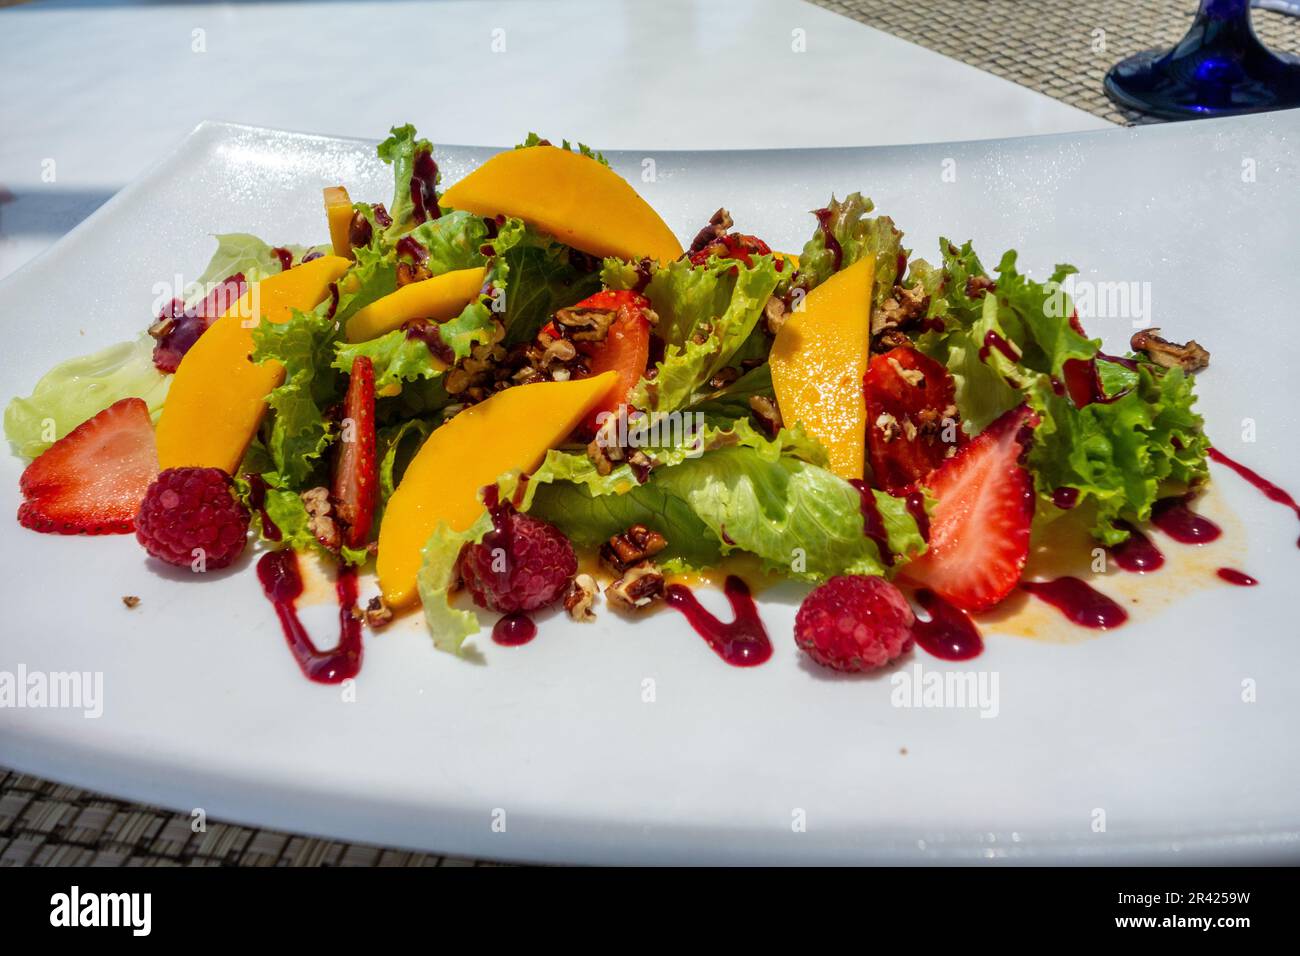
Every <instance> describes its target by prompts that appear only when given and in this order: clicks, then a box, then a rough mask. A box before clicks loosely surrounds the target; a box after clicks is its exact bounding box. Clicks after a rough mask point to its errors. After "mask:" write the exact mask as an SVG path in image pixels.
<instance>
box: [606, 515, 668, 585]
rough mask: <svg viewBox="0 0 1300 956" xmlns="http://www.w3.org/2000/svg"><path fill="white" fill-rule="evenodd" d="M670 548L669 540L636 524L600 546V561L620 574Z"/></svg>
mask: <svg viewBox="0 0 1300 956" xmlns="http://www.w3.org/2000/svg"><path fill="white" fill-rule="evenodd" d="M666 547H668V539H667V538H665V537H664V536H663V535H661V534H660V533H659V532H658V531H654V530H652V529H650V528H647V527H646V526H645V525H643V524H634V525H632V527H630V528H628V529H627V530H626V531H624V532H623V533H622V534H616V535H614V536H613V537H612V538H610V539H609V540H608V541H606V542H605V543H604V544H602V545H601V546H600V560H601V561H602V562H603V563H604V564H606V565H608V566H609V568H610V569H611V570H613V571H615V572H617V573H618V574H623V573H625V572H626V571H627V570H628V568H631V567H633V566H634V565H637V564H640V563H641V562H642V561H645V560H647V559H649V558H653V557H654V556H655V555H656V554H658V553H659V552H660V551H662V550H663V549H664V548H666Z"/></svg>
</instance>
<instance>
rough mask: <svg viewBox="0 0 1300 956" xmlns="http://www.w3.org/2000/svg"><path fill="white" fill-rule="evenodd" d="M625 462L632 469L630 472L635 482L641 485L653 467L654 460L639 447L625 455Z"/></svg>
mask: <svg viewBox="0 0 1300 956" xmlns="http://www.w3.org/2000/svg"><path fill="white" fill-rule="evenodd" d="M627 463H628V467H630V468H631V469H632V474H634V475H635V476H636V480H637V482H638V483H640V484H643V485H644V484H645V483H646V481H647V479H649V477H650V472H651V471H653V470H654V467H655V463H654V460H653V459H652V458H651V457H650V456H649V455H647V454H646V453H645V452H643V451H641V449H639V448H638V449H636V450H635V451H633V452H632V454H630V455H628V456H627Z"/></svg>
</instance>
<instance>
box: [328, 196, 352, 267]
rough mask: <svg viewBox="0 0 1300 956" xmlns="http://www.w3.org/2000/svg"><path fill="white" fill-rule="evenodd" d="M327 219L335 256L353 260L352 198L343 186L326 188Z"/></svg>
mask: <svg viewBox="0 0 1300 956" xmlns="http://www.w3.org/2000/svg"><path fill="white" fill-rule="evenodd" d="M325 218H326V220H328V222H329V225H330V245H331V246H333V247H334V255H336V256H344V257H345V258H348V259H351V258H352V239H351V233H352V197H350V196H349V195H348V191H347V190H346V189H344V188H343V187H342V186H326V187H325Z"/></svg>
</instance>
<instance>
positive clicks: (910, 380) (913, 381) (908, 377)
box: [889, 355, 925, 388]
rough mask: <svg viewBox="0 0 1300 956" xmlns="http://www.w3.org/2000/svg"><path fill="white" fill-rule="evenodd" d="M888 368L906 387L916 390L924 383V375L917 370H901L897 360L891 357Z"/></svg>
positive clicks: (901, 367)
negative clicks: (909, 386)
mask: <svg viewBox="0 0 1300 956" xmlns="http://www.w3.org/2000/svg"><path fill="white" fill-rule="evenodd" d="M889 366H890V368H892V369H893V370H894V372H895V373H896V374H897V375H898V377H899V378H901V379H902V380H903V381H904V382H906V383H907V384H908V385H911V386H912V387H913V388H916V387H917V386H918V385H920V384H921V383H922V382H924V381H925V373H924V372H922V371H921V370H920V369H919V368H903V366H902V364H901V363H900V362H899V361H898V359H896V358H894V357H893V356H892V355H891V356H890V357H889Z"/></svg>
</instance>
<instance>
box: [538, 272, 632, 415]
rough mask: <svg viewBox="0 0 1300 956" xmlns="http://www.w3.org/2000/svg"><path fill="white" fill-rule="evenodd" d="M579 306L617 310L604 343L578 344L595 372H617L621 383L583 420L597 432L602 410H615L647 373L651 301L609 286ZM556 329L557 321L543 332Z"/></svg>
mask: <svg viewBox="0 0 1300 956" xmlns="http://www.w3.org/2000/svg"><path fill="white" fill-rule="evenodd" d="M573 308H575V309H601V310H605V311H610V312H613V313H614V318H613V320H612V321H611V322H610V324H609V331H608V333H607V334H606V335H605V338H604V339H603V340H602V341H600V342H578V343H575V344H576V345H577V347H578V350H579V351H580V352H582V353H583V354H584V355H585V356H587V367H588V368H589V369H590V370H591V374H592V375H599V374H601V373H602V372H617V373H618V382H617V383H616V384H615V385H614V387H613V388H612V389H610V392H609V397H608V398H606V399H605V402H604V403H603V404H602V405H601V406H600V407H599V408H595V409H593V410H592V412H591V414H590V415H588V416H587V420H586V421H585V422H584V423H583V427H584V429H585V430H586V431H588V432H591V433H594V432H595V431H596V429H597V427H598V426H599V423H598V422H597V417H598V416H599V415H600V413H601V412H615V411H617V410H618V407H619V406H620V405H622V404H623V403H624V402H626V401H627V394H628V392H630V391H631V390H632V388H633V386H635V385H636V383H637V382H639V381H640V380H641V376H642V375H644V374H645V367H646V363H647V362H649V361H650V320H649V318H648V317H647V316H646V312H647V310H649V308H650V300H649V299H647V298H646V297H645V296H643V295H641V294H640V293H639V292H632V291H629V290H623V289H605V290H604V291H602V292H597V293H596V294H595V295H591V296H588V297H587V298H585V299H583V300H582V301H581V302H579V303H578V304H577V305H575V306H573ZM553 328H554V324H553V323H552V325H551V326H548V327H547V329H544V330H543V331H549V330H551V329H553Z"/></svg>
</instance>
